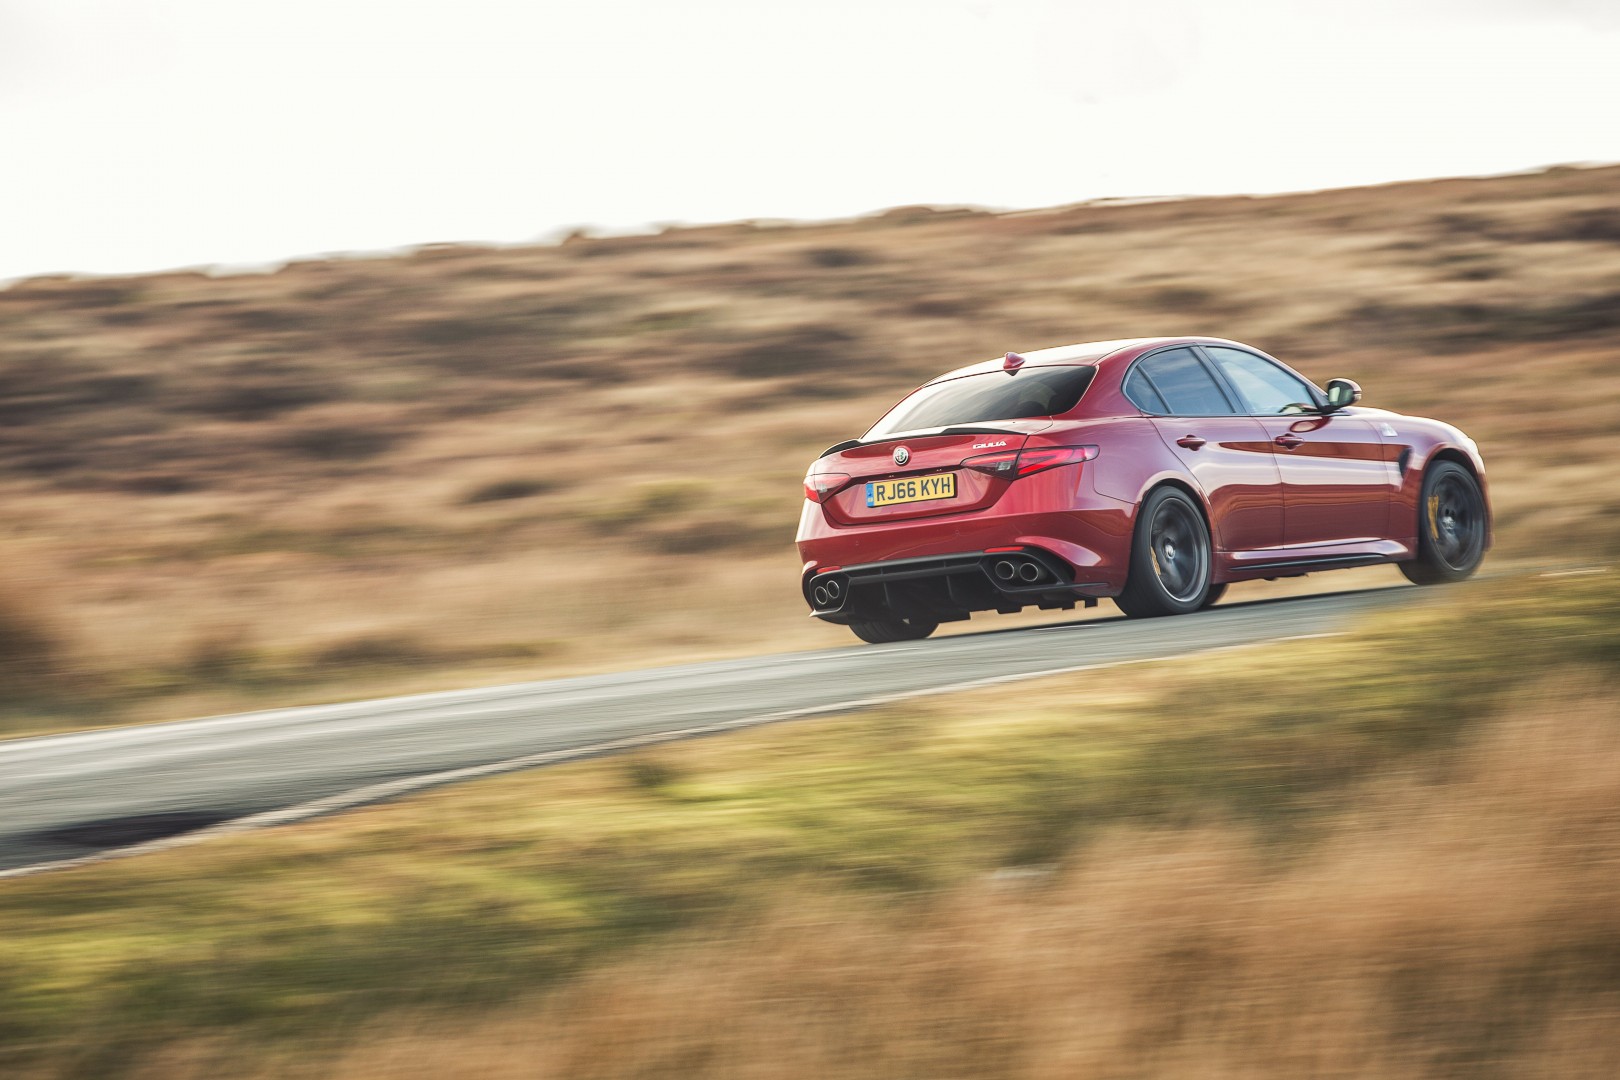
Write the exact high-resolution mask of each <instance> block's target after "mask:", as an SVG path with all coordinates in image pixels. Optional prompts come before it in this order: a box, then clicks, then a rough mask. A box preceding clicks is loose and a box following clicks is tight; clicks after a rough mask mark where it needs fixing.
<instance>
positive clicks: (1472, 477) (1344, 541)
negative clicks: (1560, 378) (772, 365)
mask: <svg viewBox="0 0 1620 1080" xmlns="http://www.w3.org/2000/svg"><path fill="white" fill-rule="evenodd" d="M1360 399H1361V390H1360V388H1359V387H1357V386H1356V384H1355V383H1353V382H1350V381H1348V380H1346V379H1333V380H1330V381H1329V382H1328V383H1327V385H1326V387H1325V388H1319V387H1317V386H1316V385H1315V384H1313V383H1312V382H1311V381H1310V380H1308V379H1306V378H1305V377H1304V376H1302V375H1300V374H1299V373H1298V372H1296V371H1294V370H1293V369H1292V368H1290V367H1288V366H1287V365H1285V364H1282V363H1280V362H1279V361H1277V360H1276V359H1274V358H1273V357H1271V356H1268V355H1267V354H1266V353H1264V352H1261V351H1260V350H1259V349H1256V348H1253V347H1251V346H1248V345H1243V344H1241V343H1239V342H1236V341H1226V340H1222V339H1220V338H1203V337H1191V338H1143V339H1135V340H1127V341H1098V342H1090V343H1088V344H1084V345H1069V346H1065V347H1062V348H1056V349H1044V350H1041V351H1039V352H1031V353H1029V354H1027V355H1023V356H1020V355H1019V354H1017V353H1008V354H1007V355H1006V356H1005V357H1003V358H998V359H995V360H991V361H987V362H985V363H980V364H973V365H970V366H968V367H964V368H959V369H957V370H955V371H951V372H948V373H946V374H944V375H941V376H939V377H938V378H937V379H933V380H932V381H930V382H928V383H926V384H924V385H923V386H920V387H918V388H917V389H916V390H914V391H912V392H911V393H910V394H909V395H907V396H906V397H905V399H904V400H902V401H901V402H900V403H899V404H898V405H896V406H894V408H892V409H890V410H889V411H888V413H887V414H885V415H884V416H883V418H882V419H880V420H879V421H878V422H877V423H876V424H874V425H873V426H872V428H871V429H870V430H869V431H867V432H866V434H865V435H862V436H861V437H860V438H858V439H850V440H848V441H847V442H841V443H839V444H838V445H836V446H832V447H829V448H828V449H827V450H826V451H825V452H824V453H823V454H822V455H821V456H820V457H819V458H817V459H816V461H815V462H814V463H813V464H812V465H811V466H810V468H809V470H808V472H807V473H806V475H805V478H804V495H805V502H804V511H803V514H802V516H801V517H800V521H799V535H798V544H799V554H800V556H801V557H802V558H803V560H804V568H803V581H802V584H803V589H804V598H805V600H806V602H807V603H808V604H809V605H810V610H811V613H812V614H814V615H815V616H816V617H818V618H821V619H825V620H826V621H828V622H833V623H843V624H845V625H847V626H848V627H849V628H850V629H851V630H853V631H854V632H855V634H856V635H857V636H859V637H861V638H862V639H864V640H866V641H870V642H885V641H901V640H907V639H913V638H923V637H927V636H928V635H929V634H931V633H933V632H934V630H935V629H936V628H937V627H938V626H939V624H940V623H943V622H951V621H957V620H962V619H966V618H968V617H969V616H970V615H971V614H972V613H973V612H976V611H999V612H1006V613H1010V612H1015V611H1019V610H1021V609H1023V608H1026V607H1031V606H1033V607H1038V608H1042V609H1047V610H1069V609H1072V608H1073V607H1074V606H1075V605H1076V604H1084V605H1086V606H1088V607H1089V606H1092V605H1094V604H1096V602H1097V600H1098V599H1099V598H1101V597H1111V598H1112V599H1113V601H1114V602H1115V603H1116V604H1118V605H1119V607H1120V609H1121V610H1123V611H1124V612H1125V614H1127V615H1133V616H1154V615H1175V614H1182V613H1186V612H1192V611H1197V610H1198V609H1200V608H1203V607H1207V606H1209V605H1210V604H1213V603H1214V602H1215V601H1216V600H1217V599H1219V597H1220V596H1221V594H1222V593H1224V592H1225V591H1226V587H1227V585H1229V584H1231V583H1232V582H1237V581H1246V580H1251V579H1255V578H1279V577H1293V576H1298V575H1301V574H1307V573H1314V572H1317V571H1321V570H1331V569H1338V568H1343V567H1352V566H1365V565H1368V564H1372V563H1386V562H1392V563H1395V564H1397V565H1398V566H1399V567H1400V569H1401V571H1402V572H1403V573H1405V575H1406V576H1407V577H1408V578H1410V579H1411V580H1412V581H1415V582H1417V583H1419V584H1424V585H1428V584H1435V583H1439V582H1447V581H1457V580H1460V579H1462V578H1465V577H1467V576H1469V575H1470V574H1472V573H1473V572H1474V570H1475V569H1476V568H1477V567H1478V566H1479V564H1480V561H1481V559H1483V558H1484V555H1485V551H1486V549H1487V548H1488V547H1489V546H1490V543H1491V516H1490V504H1489V501H1488V498H1487V494H1486V487H1485V466H1484V462H1483V461H1482V460H1481V458H1480V455H1479V449H1478V447H1477V446H1475V444H1474V441H1473V440H1472V439H1470V438H1469V437H1468V436H1466V435H1464V434H1463V433H1462V432H1461V431H1459V430H1457V429H1456V428H1454V427H1452V426H1451V425H1449V424H1444V423H1441V422H1439V421H1437V420H1427V419H1422V418H1419V417H1415V416H1404V415H1401V414H1400V413H1394V412H1387V411H1385V410H1382V409H1371V408H1365V407H1362V406H1360V405H1358V404H1357V403H1358V402H1359V401H1360Z"/></svg>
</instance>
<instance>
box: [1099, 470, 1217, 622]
mask: <svg viewBox="0 0 1620 1080" xmlns="http://www.w3.org/2000/svg"><path fill="white" fill-rule="evenodd" d="M1213 561H1214V560H1213V555H1212V551H1211V547H1210V542H1209V528H1208V527H1207V526H1205V524H1204V515H1203V514H1202V513H1200V512H1199V509H1198V506H1197V504H1196V503H1194V502H1193V500H1192V497H1191V496H1190V495H1188V494H1187V493H1186V492H1184V491H1182V490H1181V489H1180V488H1175V487H1161V488H1157V489H1155V490H1154V491H1152V492H1151V493H1150V494H1149V495H1148V497H1147V498H1146V499H1145V500H1143V502H1142V507H1141V509H1140V510H1138V511H1137V514H1136V532H1135V534H1134V535H1132V537H1131V566H1130V571H1129V573H1128V574H1127V575H1126V578H1125V591H1124V592H1122V593H1120V594H1119V595H1118V596H1117V597H1115V598H1114V603H1116V604H1118V605H1119V609H1120V610H1121V611H1123V612H1124V613H1125V614H1127V615H1129V616H1131V617H1132V618H1135V619H1150V618H1156V617H1158V616H1160V615H1185V614H1187V613H1189V612H1193V611H1197V610H1198V609H1199V608H1201V607H1203V606H1204V603H1205V601H1206V599H1207V598H1208V596H1209V592H1210V588H1211V585H1210V567H1211V565H1212V563H1213Z"/></svg>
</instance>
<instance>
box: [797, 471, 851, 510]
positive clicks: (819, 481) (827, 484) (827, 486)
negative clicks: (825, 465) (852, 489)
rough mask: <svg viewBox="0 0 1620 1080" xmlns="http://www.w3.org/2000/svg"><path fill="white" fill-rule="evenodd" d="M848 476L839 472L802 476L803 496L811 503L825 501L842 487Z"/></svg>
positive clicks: (847, 480)
mask: <svg viewBox="0 0 1620 1080" xmlns="http://www.w3.org/2000/svg"><path fill="white" fill-rule="evenodd" d="M848 483H849V476H848V475H847V474H845V473H840V472H820V473H811V474H810V475H809V476H807V477H805V478H804V497H805V498H807V499H809V500H810V501H811V502H813V503H821V502H826V501H827V500H828V499H829V498H831V497H832V496H833V495H835V494H837V493H838V492H840V491H842V490H843V489H844V486H845V485H846V484H848Z"/></svg>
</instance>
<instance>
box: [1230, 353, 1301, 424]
mask: <svg viewBox="0 0 1620 1080" xmlns="http://www.w3.org/2000/svg"><path fill="white" fill-rule="evenodd" d="M1204 351H1205V352H1207V353H1209V357H1210V359H1211V360H1214V361H1215V363H1216V364H1218V365H1219V366H1220V369H1221V373H1222V374H1224V375H1225V376H1226V377H1227V378H1228V379H1230V380H1231V382H1232V385H1233V386H1235V387H1237V392H1238V393H1239V394H1241V395H1243V400H1244V402H1245V403H1246V404H1247V405H1248V407H1249V412H1251V413H1253V414H1255V415H1257V416H1275V415H1277V414H1278V413H1284V412H1299V410H1298V409H1289V408H1288V406H1290V405H1314V404H1315V402H1316V396H1315V395H1314V394H1312V393H1311V388H1310V387H1309V386H1307V385H1306V384H1305V381H1304V380H1303V379H1299V378H1297V377H1295V376H1294V375H1292V374H1290V373H1289V372H1287V371H1284V370H1283V369H1282V368H1280V367H1278V366H1277V365H1276V364H1273V363H1272V362H1271V361H1270V360H1267V359H1264V358H1263V357H1259V356H1256V355H1254V353H1251V352H1244V351H1242V350H1241V349H1223V348H1221V347H1220V346H1216V345H1206V346H1205V347H1204Z"/></svg>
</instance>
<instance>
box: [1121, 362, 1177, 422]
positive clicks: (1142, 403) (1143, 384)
mask: <svg viewBox="0 0 1620 1080" xmlns="http://www.w3.org/2000/svg"><path fill="white" fill-rule="evenodd" d="M1125 396H1126V397H1128V398H1130V399H1131V404H1133V405H1135V406H1136V407H1137V408H1138V409H1141V410H1142V411H1143V412H1145V413H1158V414H1159V415H1161V416H1163V415H1166V414H1168V413H1169V412H1170V406H1168V405H1166V404H1165V403H1164V398H1163V397H1161V396H1160V395H1159V392H1158V391H1157V390H1155V389H1153V384H1152V383H1150V382H1148V380H1147V376H1146V375H1143V374H1142V365H1141V364H1137V365H1136V366H1135V367H1134V368H1132V369H1131V373H1130V375H1129V376H1127V377H1126V379H1125Z"/></svg>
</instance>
